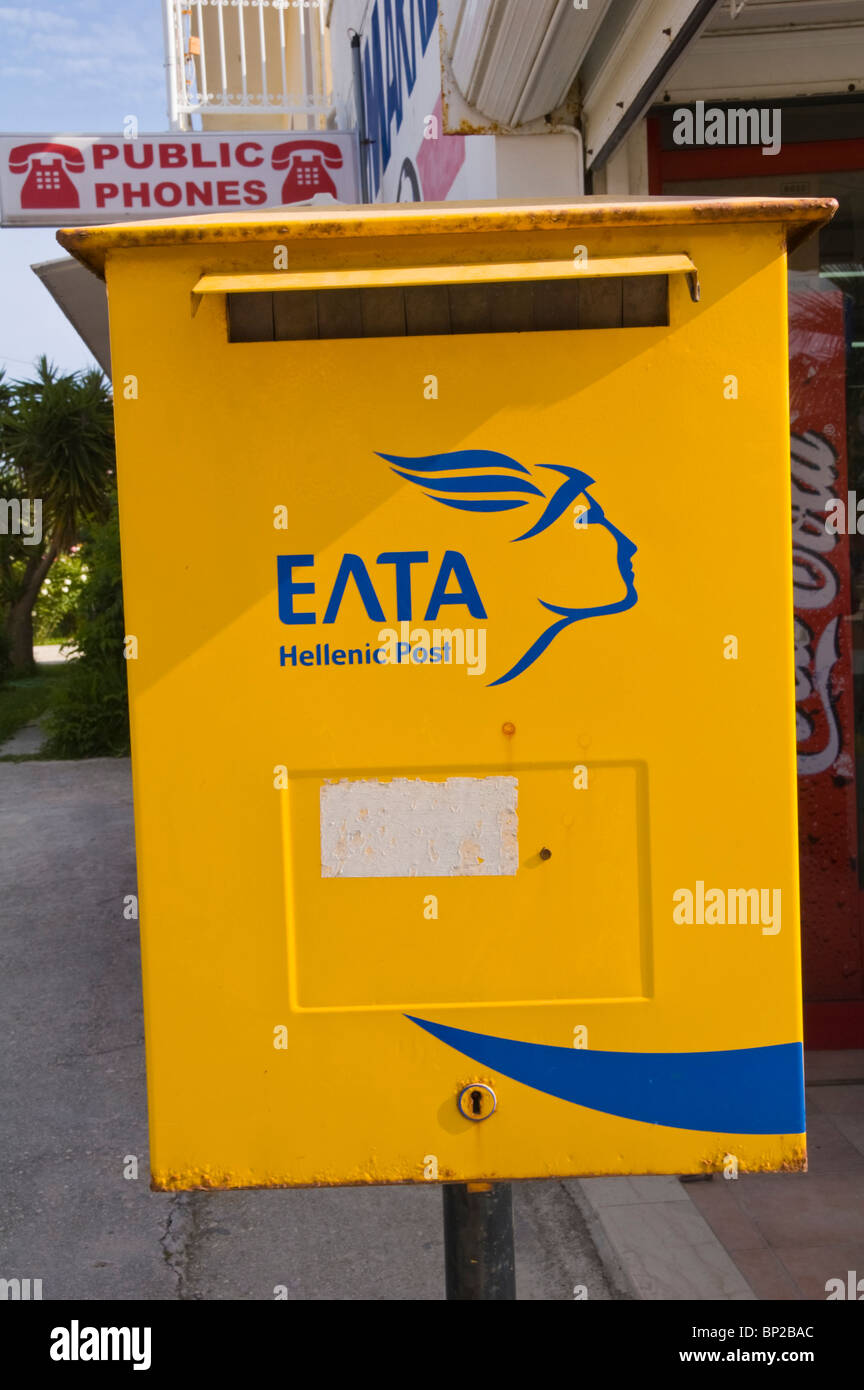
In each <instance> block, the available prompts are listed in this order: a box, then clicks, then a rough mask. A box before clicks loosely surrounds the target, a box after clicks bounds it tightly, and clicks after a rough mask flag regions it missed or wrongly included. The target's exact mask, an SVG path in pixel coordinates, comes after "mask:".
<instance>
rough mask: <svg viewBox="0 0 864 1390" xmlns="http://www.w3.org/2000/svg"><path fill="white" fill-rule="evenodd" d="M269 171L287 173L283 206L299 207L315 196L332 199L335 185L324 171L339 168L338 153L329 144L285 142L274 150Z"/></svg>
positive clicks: (330, 143)
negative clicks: (326, 196) (283, 171)
mask: <svg viewBox="0 0 864 1390" xmlns="http://www.w3.org/2000/svg"><path fill="white" fill-rule="evenodd" d="M325 166H326V167H325ZM273 168H274V169H287V170H288V173H287V175H286V176H285V182H284V183H283V185H282V195H281V196H282V202H283V203H301V202H304V201H305V200H306V199H307V198H314V197H315V194H316V193H329V194H330V196H331V197H332V198H336V197H337V193H336V185H335V183H334V182H333V180H332V179H331V177H330V175H329V174H328V173H327V170H328V169H341V168H342V151H341V150H340V148H339V146H338V145H337V144H335V143H334V142H333V141H332V140H302V141H300V140H294V141H292V140H289V141H287V143H286V144H284V145H277V146H276V148H275V149H274V151H273Z"/></svg>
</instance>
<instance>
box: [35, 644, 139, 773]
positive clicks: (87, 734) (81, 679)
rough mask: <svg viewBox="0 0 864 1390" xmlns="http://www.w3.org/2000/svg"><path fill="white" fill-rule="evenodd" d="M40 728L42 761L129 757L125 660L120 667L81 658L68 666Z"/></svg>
mask: <svg viewBox="0 0 864 1390" xmlns="http://www.w3.org/2000/svg"><path fill="white" fill-rule="evenodd" d="M121 652H122V648H121ZM120 660H121V661H123V657H122V655H121V657H120ZM44 728H45V731H46V734H47V738H46V740H45V744H44V746H43V749H42V756H43V757H44V758H116V757H121V756H122V755H123V754H124V753H128V752H129V708H128V702H127V697H126V671H125V662H124V663H123V669H116V668H115V667H113V666H111V665H109V664H108V663H103V662H99V663H96V662H93V663H88V662H86V661H84V660H83V659H79V660H77V661H72V662H70V663H69V666H68V667H67V669H66V671H65V672H64V674H63V678H62V680H60V681H58V685H57V689H56V691H55V692H54V697H53V699H52V701H51V705H50V707H49V709H48V713H47V714H46V715H45V719H44Z"/></svg>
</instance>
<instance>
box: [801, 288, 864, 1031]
mask: <svg viewBox="0 0 864 1390" xmlns="http://www.w3.org/2000/svg"><path fill="white" fill-rule="evenodd" d="M789 349H790V351H789V368H790V388H791V416H792V445H791V461H792V561H793V576H794V603H795V700H796V726H797V738H798V819H799V832H800V865H801V914H802V925H803V954H804V993H805V998H806V999H807V1000H808V1001H816V1000H826V999H830V1000H839V999H851V998H857V997H859V996H860V993H861V987H862V981H861V963H860V951H859V946H858V940H859V935H858V933H859V901H860V898H859V887H858V863H857V859H858V832H857V804H856V795H855V743H854V738H855V734H854V704H853V677H852V626H851V623H850V617H851V614H852V607H853V601H852V587H851V573H850V562H849V537H848V535H847V534H846V532H845V528H844V529H843V530H840V529H839V528H838V527H837V526H835V525H830V524H829V521H830V517H831V516H832V515H833V513H834V512H835V510H836V505H835V504H836V500H837V499H842V500H843V501H844V502H845V501H846V497H847V469H846V333H845V323H844V300H843V295H842V293H840V291H838V290H834V289H828V288H826V286H825V284H824V281H822V282H821V283H819V282H817V283H816V284H815V285H814V288H813V289H804V288H803V287H802V289H801V290H800V291H798V290H797V288H796V292H794V293H793V294H791V295H790V299H789ZM817 1045H822V1046H825V1045H826V1044H825V1043H824V1042H822V1043H821V1044H817Z"/></svg>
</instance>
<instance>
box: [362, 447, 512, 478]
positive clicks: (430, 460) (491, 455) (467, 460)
mask: <svg viewBox="0 0 864 1390" xmlns="http://www.w3.org/2000/svg"><path fill="white" fill-rule="evenodd" d="M378 457H379V459H386V460H387V462H388V463H401V464H402V465H403V467H408V468H411V469H413V471H414V472H415V473H455V472H457V471H458V470H459V469H460V468H511V469H512V470H513V471H514V472H515V473H527V472H528V469H527V468H525V466H524V465H523V464H521V463H517V462H516V460H515V459H511V458H510V455H509V454H499V453H498V452H497V451H496V450H495V449H454V450H452V451H451V452H450V453H449V454H425V455H424V456H423V457H422V458H411V457H410V455H408V454H378Z"/></svg>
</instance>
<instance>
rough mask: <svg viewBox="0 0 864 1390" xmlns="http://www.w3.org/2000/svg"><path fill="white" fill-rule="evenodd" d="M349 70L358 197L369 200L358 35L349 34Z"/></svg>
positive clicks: (367, 155) (365, 129) (366, 141)
mask: <svg viewBox="0 0 864 1390" xmlns="http://www.w3.org/2000/svg"><path fill="white" fill-rule="evenodd" d="M351 70H352V72H353V74H354V106H355V110H356V113H357V138H358V141H359V145H360V197H361V199H362V201H363V202H364V203H368V202H369V131H368V129H367V126H366V92H365V90H364V87H363V65H362V63H361V61H360V35H359V34H358V33H356V32H352V34H351Z"/></svg>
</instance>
